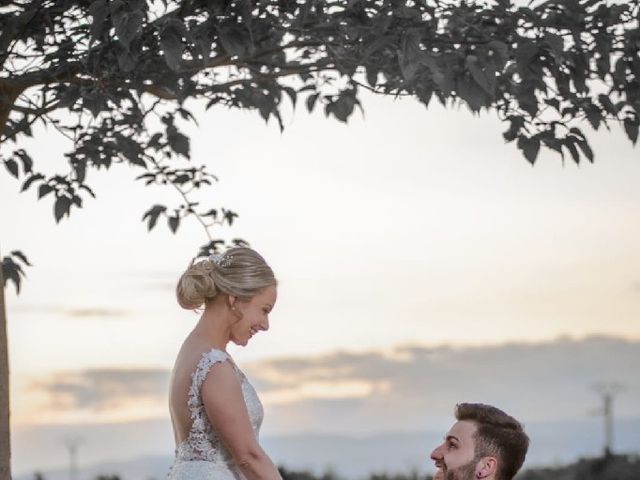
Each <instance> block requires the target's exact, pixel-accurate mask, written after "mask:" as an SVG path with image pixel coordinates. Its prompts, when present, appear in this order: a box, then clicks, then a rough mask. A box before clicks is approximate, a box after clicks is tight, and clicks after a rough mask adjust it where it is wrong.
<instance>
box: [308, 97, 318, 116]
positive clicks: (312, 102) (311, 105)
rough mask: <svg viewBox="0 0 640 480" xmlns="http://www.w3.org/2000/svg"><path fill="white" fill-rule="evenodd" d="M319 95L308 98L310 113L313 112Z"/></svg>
mask: <svg viewBox="0 0 640 480" xmlns="http://www.w3.org/2000/svg"><path fill="white" fill-rule="evenodd" d="M319 95H320V94H319V93H314V94H312V95H309V96H308V97H307V110H308V111H309V113H311V112H312V111H313V107H315V105H316V101H317V100H318V96H319Z"/></svg>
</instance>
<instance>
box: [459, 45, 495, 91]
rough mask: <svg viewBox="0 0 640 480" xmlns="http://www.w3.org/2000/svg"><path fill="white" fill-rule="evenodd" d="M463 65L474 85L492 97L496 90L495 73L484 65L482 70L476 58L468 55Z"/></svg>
mask: <svg viewBox="0 0 640 480" xmlns="http://www.w3.org/2000/svg"><path fill="white" fill-rule="evenodd" d="M465 63H466V65H467V68H468V69H469V72H470V73H471V76H472V77H473V79H474V80H475V81H476V83H477V84H478V85H480V86H481V87H482V89H483V90H484V91H485V92H487V93H488V94H489V95H491V96H493V94H494V91H495V88H496V73H495V72H494V71H493V70H492V69H491V68H490V67H489V66H488V65H485V66H484V68H483V67H482V66H481V65H480V64H479V62H478V57H477V56H475V55H468V56H467V58H466V60H465Z"/></svg>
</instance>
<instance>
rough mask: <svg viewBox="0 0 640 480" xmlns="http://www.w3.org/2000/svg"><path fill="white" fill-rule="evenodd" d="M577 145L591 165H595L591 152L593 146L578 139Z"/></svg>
mask: <svg viewBox="0 0 640 480" xmlns="http://www.w3.org/2000/svg"><path fill="white" fill-rule="evenodd" d="M577 144H578V147H580V150H582V153H583V154H584V156H585V157H587V158H588V159H589V161H590V162H591V163H593V150H591V146H590V145H589V143H588V142H587V141H586V140H580V139H578V141H577Z"/></svg>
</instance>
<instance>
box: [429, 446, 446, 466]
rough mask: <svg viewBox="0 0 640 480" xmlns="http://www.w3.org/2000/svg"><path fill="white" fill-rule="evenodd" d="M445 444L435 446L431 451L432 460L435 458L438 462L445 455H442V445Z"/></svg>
mask: <svg viewBox="0 0 640 480" xmlns="http://www.w3.org/2000/svg"><path fill="white" fill-rule="evenodd" d="M443 445H444V444H443ZM443 445H439V446H437V447H436V448H434V450H433V452H431V460H433V461H434V462H436V463H437V462H440V461H441V460H442V459H443V457H444V456H443V455H442V447H443Z"/></svg>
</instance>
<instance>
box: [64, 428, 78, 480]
mask: <svg viewBox="0 0 640 480" xmlns="http://www.w3.org/2000/svg"><path fill="white" fill-rule="evenodd" d="M81 443H82V439H81V438H78V437H73V438H67V439H65V441H64V444H65V446H66V447H67V450H68V451H69V480H78V447H79V446H80V444H81Z"/></svg>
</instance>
